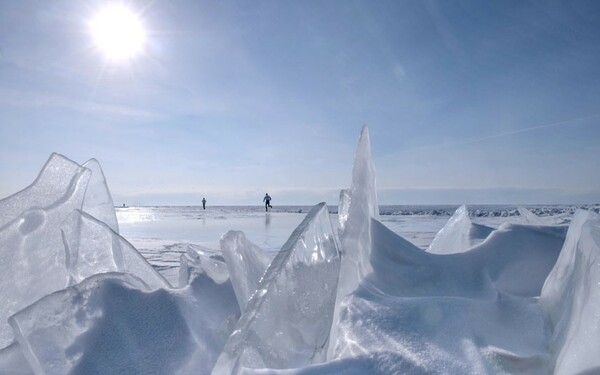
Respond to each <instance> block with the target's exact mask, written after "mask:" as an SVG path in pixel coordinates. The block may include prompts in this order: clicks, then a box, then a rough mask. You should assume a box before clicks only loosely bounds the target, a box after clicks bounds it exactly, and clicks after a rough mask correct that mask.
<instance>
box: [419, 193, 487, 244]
mask: <svg viewBox="0 0 600 375" xmlns="http://www.w3.org/2000/svg"><path fill="white" fill-rule="evenodd" d="M493 230H494V229H493V228H490V227H487V226H485V225H480V224H475V223H473V222H471V219H470V218H469V211H468V210H467V206H465V205H464V204H463V205H462V206H460V207H459V208H457V209H456V211H455V212H454V214H453V215H452V216H451V217H450V219H449V220H448V222H447V223H446V225H444V227H443V228H442V229H440V231H439V232H438V233H437V234H436V236H435V238H434V239H433V241H431V244H430V245H429V248H428V249H427V251H428V252H430V253H434V254H454V253H462V252H465V251H467V250H469V249H470V248H472V247H473V246H475V245H477V244H478V243H480V242H482V241H483V240H485V239H486V238H487V237H488V236H489V234H490V233H492V231H493Z"/></svg>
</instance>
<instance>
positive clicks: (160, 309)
mask: <svg viewBox="0 0 600 375" xmlns="http://www.w3.org/2000/svg"><path fill="white" fill-rule="evenodd" d="M370 154H371V150H370V141H369V133H368V129H367V128H366V127H364V128H363V130H362V131H361V135H360V139H359V143H358V147H357V151H356V156H355V160H354V165H353V169H352V179H351V184H350V188H349V189H345V190H342V191H341V192H340V202H339V206H338V209H337V210H336V208H335V207H331V208H328V207H327V206H326V205H325V204H324V203H322V204H319V205H316V206H314V207H312V208H309V207H300V208H299V207H276V208H275V211H274V212H269V213H265V212H260V210H259V209H257V208H253V207H209V209H208V210H201V209H199V208H197V207H124V208H118V209H117V210H115V209H114V207H113V203H112V199H111V195H110V192H109V189H108V184H107V182H106V180H105V178H104V175H103V173H102V169H101V168H100V164H99V163H98V162H97V161H95V160H94V159H92V160H90V161H88V162H86V163H84V164H83V165H79V164H77V163H75V162H72V161H71V160H69V159H67V158H65V157H62V156H60V155H58V154H53V155H51V157H50V159H49V160H48V162H47V163H46V165H45V166H44V167H43V168H42V171H41V172H40V175H39V176H38V178H37V179H36V180H35V181H34V183H33V184H32V185H31V186H29V187H27V188H25V189H24V190H22V191H21V192H18V193H16V194H14V195H12V196H10V197H8V198H5V199H3V200H0V260H1V261H2V263H3V266H4V270H3V271H4V272H3V275H2V279H1V280H0V295H1V296H2V302H3V303H2V304H0V374H27V375H29V374H61V375H62V374H92V373H94V374H116V373H118V374H138V373H144V374H210V373H214V374H232V373H243V374H287V375H290V374H365V373H369V374H391V373H394V374H395V373H398V374H438V373H452V374H456V373H469V374H470V373H476V374H549V373H555V374H576V373H581V374H592V373H597V372H599V371H600V357H599V356H598V355H597V353H599V352H600V318H599V315H598V311H599V310H600V268H599V264H600V219H599V216H598V215H597V214H596V213H595V212H598V211H600V207H599V206H598V205H588V206H587V207H584V208H587V210H579V211H577V212H576V210H577V209H579V208H580V207H574V206H553V207H540V206H532V207H529V208H527V209H525V208H517V207H514V206H504V207H497V206H493V207H492V206H490V207H485V206H461V207H459V208H458V209H457V208H456V206H435V207H434V206H410V207H409V206H402V207H400V206H379V205H378V202H377V194H376V176H375V169H374V167H373V163H372V161H371V157H370ZM330 211H331V212H330ZM306 212H308V214H306ZM453 212H454V214H452V213H453ZM451 214H452V216H451ZM117 219H118V220H117ZM332 223H334V224H332ZM557 224H558V225H557ZM294 228H295V229H294ZM241 230H243V232H242V231H241ZM290 233H291V235H290ZM221 236H222V237H221ZM174 286H178V288H174Z"/></svg>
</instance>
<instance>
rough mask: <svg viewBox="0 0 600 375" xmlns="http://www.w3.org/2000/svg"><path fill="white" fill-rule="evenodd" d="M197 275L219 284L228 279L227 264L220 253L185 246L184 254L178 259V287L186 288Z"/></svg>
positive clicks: (188, 245) (193, 246)
mask: <svg viewBox="0 0 600 375" xmlns="http://www.w3.org/2000/svg"><path fill="white" fill-rule="evenodd" d="M199 274H205V275H207V276H208V277H210V278H211V279H213V280H214V281H215V282H216V283H219V284H221V283H224V282H225V281H227V280H228V279H229V272H228V270H227V264H225V258H223V255H222V254H221V253H220V252H218V251H216V250H211V249H208V248H206V247H203V246H198V245H192V244H187V249H186V252H185V254H181V258H180V266H179V287H180V288H183V287H185V286H187V285H188V284H189V283H190V282H192V280H194V278H195V277H196V276H197V275H199Z"/></svg>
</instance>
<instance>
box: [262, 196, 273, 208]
mask: <svg viewBox="0 0 600 375" xmlns="http://www.w3.org/2000/svg"><path fill="white" fill-rule="evenodd" d="M263 202H265V211H267V212H268V211H269V208H273V206H271V197H270V196H269V193H266V194H265V197H264V198H263Z"/></svg>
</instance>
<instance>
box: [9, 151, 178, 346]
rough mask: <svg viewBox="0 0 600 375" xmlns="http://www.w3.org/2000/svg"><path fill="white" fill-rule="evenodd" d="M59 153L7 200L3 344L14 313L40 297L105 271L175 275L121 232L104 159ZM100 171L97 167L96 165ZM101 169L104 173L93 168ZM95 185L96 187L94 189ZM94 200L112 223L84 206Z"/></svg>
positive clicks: (156, 278) (159, 282)
mask: <svg viewBox="0 0 600 375" xmlns="http://www.w3.org/2000/svg"><path fill="white" fill-rule="evenodd" d="M87 164H88V165H89V166H90V167H92V169H91V170H90V169H88V168H86V167H82V166H79V165H78V164H77V163H75V162H73V161H71V160H69V159H67V158H65V157H64V156H61V155H58V154H52V155H51V156H50V158H49V160H48V161H47V162H46V164H45V165H44V167H43V169H42V171H41V172H40V174H39V176H38V177H37V178H36V180H35V181H34V182H33V184H32V185H31V186H29V187H27V188H26V189H24V190H22V191H20V192H18V193H16V194H14V195H12V196H10V197H8V198H6V199H3V200H2V201H0V223H2V227H0V244H1V247H0V259H1V260H2V263H3V265H4V267H5V268H4V270H3V278H2V282H0V295H1V296H2V297H3V301H4V303H2V304H0V348H2V347H5V346H7V345H8V344H10V343H11V342H12V332H11V330H10V328H9V327H8V325H7V318H8V317H9V316H10V315H11V314H14V313H16V312H17V311H19V310H21V309H22V308H24V307H26V306H28V305H30V304H31V303H33V302H35V301H36V300H38V299H39V298H41V297H43V296H45V295H47V294H50V293H52V292H54V291H57V290H60V289H63V288H65V287H67V286H69V285H72V284H73V283H76V282H79V281H81V280H83V279H84V278H86V277H88V276H91V275H94V274H96V273H99V272H109V271H121V272H130V273H133V274H137V275H138V277H140V278H142V279H143V280H144V281H145V282H147V283H148V284H149V285H153V286H162V287H166V286H168V283H166V282H165V280H164V279H163V278H162V276H160V275H159V274H158V273H157V272H156V271H154V269H153V268H152V267H151V266H150V265H149V264H148V262H146V260H145V259H144V258H143V257H142V256H141V255H140V254H139V253H138V252H137V251H136V250H135V249H134V248H133V247H132V246H131V245H129V243H127V241H125V240H124V239H123V238H121V237H120V236H119V235H118V234H117V233H116V232H115V231H114V229H118V228H117V224H116V217H115V214H114V207H112V206H111V204H110V202H112V200H111V198H110V193H109V192H108V188H107V186H106V183H105V181H104V175H103V174H102V170H101V169H100V166H99V165H98V163H97V162H95V161H90V162H88V163H87ZM92 171H93V172H92ZM94 173H96V174H98V175H97V176H95V177H93V176H92V175H93V174H94ZM88 193H89V195H88ZM85 207H87V208H88V209H89V210H91V211H92V212H94V213H95V214H96V215H98V216H100V217H102V218H104V219H105V220H108V221H109V223H110V222H112V228H111V227H110V226H109V225H107V224H105V223H103V222H100V221H98V220H96V219H95V218H93V217H92V216H90V215H89V214H87V213H85V212H83V211H81V209H82V208H85Z"/></svg>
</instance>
